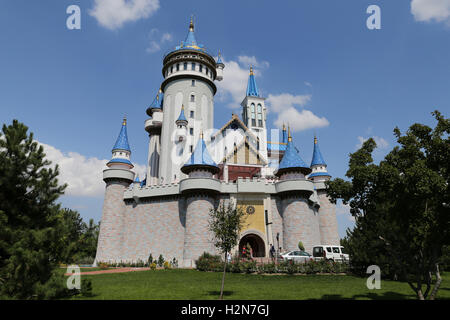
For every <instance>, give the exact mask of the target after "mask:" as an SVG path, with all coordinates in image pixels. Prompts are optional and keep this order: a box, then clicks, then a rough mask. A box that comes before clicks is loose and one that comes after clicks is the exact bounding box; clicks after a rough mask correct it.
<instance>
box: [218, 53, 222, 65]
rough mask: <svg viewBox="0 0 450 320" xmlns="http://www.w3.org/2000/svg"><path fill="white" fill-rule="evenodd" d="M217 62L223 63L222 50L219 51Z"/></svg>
mask: <svg viewBox="0 0 450 320" xmlns="http://www.w3.org/2000/svg"><path fill="white" fill-rule="evenodd" d="M217 64H223V61H222V56H221V55H220V52H219V56H218V57H217Z"/></svg>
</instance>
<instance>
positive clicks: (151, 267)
mask: <svg viewBox="0 0 450 320" xmlns="http://www.w3.org/2000/svg"><path fill="white" fill-rule="evenodd" d="M150 269H151V270H156V263H154V262H152V263H151V264H150Z"/></svg>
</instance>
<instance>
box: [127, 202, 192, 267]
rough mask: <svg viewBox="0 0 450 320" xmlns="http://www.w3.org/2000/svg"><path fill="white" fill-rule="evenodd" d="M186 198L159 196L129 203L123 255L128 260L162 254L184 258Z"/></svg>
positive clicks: (154, 256)
mask: <svg viewBox="0 0 450 320" xmlns="http://www.w3.org/2000/svg"><path fill="white" fill-rule="evenodd" d="M184 223H185V212H184V199H183V198H178V197H171V198H156V199H151V200H144V199H143V201H141V202H140V203H139V204H138V205H136V204H134V203H129V204H127V206H126V220H125V225H124V228H125V239H124V242H123V246H122V251H121V257H122V258H123V259H124V260H126V261H138V260H139V259H140V260H143V261H147V260H148V257H149V255H150V253H151V254H152V257H153V259H158V257H159V255H160V254H162V255H163V257H164V259H166V260H172V259H173V258H176V259H177V260H178V263H179V264H180V263H181V261H183V245H184Z"/></svg>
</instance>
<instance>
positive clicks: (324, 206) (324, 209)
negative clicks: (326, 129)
mask: <svg viewBox="0 0 450 320" xmlns="http://www.w3.org/2000/svg"><path fill="white" fill-rule="evenodd" d="M311 170H312V172H311V174H310V175H309V176H308V179H310V180H311V181H313V182H314V186H315V188H316V190H317V196H318V198H319V203H320V207H319V211H318V212H319V228H320V238H321V244H331V245H339V232H338V224H337V218H336V205H335V204H334V203H331V201H330V198H329V197H328V195H327V192H326V187H325V182H326V181H328V180H330V178H331V175H330V174H329V173H328V170H327V164H326V163H325V161H324V159H323V157H322V153H321V152H320V148H319V144H318V142H317V137H314V151H313V157H312V161H311Z"/></svg>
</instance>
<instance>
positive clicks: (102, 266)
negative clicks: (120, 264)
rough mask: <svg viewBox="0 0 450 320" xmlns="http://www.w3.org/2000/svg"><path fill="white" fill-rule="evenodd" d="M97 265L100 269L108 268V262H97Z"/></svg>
mask: <svg viewBox="0 0 450 320" xmlns="http://www.w3.org/2000/svg"><path fill="white" fill-rule="evenodd" d="M98 267H99V268H100V269H102V270H106V269H108V264H107V263H106V262H99V263H98Z"/></svg>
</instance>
